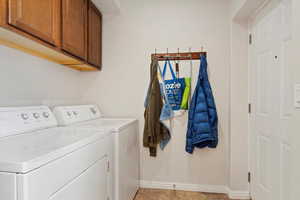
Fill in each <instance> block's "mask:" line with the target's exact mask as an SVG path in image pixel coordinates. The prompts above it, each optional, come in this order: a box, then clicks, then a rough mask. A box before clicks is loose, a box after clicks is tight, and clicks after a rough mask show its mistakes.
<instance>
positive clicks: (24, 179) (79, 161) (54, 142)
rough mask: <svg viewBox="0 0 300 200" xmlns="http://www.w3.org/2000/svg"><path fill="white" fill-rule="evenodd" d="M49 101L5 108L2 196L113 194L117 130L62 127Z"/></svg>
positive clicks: (46, 199) (1, 117) (37, 199)
mask: <svg viewBox="0 0 300 200" xmlns="http://www.w3.org/2000/svg"><path fill="white" fill-rule="evenodd" d="M56 125H57V122H56V119H55V117H54V115H53V114H52V113H51V111H50V110H49V108H48V107H45V106H40V107H19V108H0V127H1V129H0V137H1V138H0V199H1V200H2V199H3V200H70V199H72V200H87V199H88V200H99V199H101V200H102V199H103V200H104V199H109V198H110V196H111V194H110V190H111V187H110V186H109V185H110V184H111V181H110V172H109V167H108V166H109V160H110V155H111V149H112V148H111V145H112V137H111V136H112V134H111V133H109V132H104V131H103V132H100V131H93V130H85V131H84V130H78V129H70V128H68V129H67V128H58V127H55V126H56Z"/></svg>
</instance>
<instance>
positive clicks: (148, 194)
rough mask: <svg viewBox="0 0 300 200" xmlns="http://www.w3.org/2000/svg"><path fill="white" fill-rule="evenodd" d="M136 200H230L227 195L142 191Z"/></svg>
mask: <svg viewBox="0 0 300 200" xmlns="http://www.w3.org/2000/svg"><path fill="white" fill-rule="evenodd" d="M135 200H230V199H229V198H228V197H227V195H226V194H211V193H200V192H186V191H176V190H160V189H140V190H139V192H138V193H137V195H136V197H135Z"/></svg>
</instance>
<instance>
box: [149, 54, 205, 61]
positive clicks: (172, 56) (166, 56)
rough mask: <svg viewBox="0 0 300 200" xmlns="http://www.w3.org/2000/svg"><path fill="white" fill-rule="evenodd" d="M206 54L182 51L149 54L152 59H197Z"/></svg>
mask: <svg viewBox="0 0 300 200" xmlns="http://www.w3.org/2000/svg"><path fill="white" fill-rule="evenodd" d="M201 55H204V56H206V55H207V52H183V53H154V54H151V58H152V59H155V58H156V59H158V60H159V61H164V60H167V59H169V60H199V59H200V56H201Z"/></svg>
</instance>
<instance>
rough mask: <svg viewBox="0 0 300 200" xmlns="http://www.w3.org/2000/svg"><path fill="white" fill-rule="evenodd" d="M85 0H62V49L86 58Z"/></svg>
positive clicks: (86, 6)
mask: <svg viewBox="0 0 300 200" xmlns="http://www.w3.org/2000/svg"><path fill="white" fill-rule="evenodd" d="M87 3H88V2H87V0H62V49H63V50H65V51H66V52H68V53H70V54H72V55H74V56H77V57H79V58H82V59H84V60H86V58H87V14H88V13H87V12H88V5H87Z"/></svg>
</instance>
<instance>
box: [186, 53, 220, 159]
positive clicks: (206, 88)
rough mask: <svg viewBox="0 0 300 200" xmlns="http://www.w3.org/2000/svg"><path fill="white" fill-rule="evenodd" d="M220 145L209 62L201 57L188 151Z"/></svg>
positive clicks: (191, 112)
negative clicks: (209, 77) (209, 78)
mask: <svg viewBox="0 0 300 200" xmlns="http://www.w3.org/2000/svg"><path fill="white" fill-rule="evenodd" d="M217 145H218V116H217V110H216V105H215V101H214V97H213V93H212V89H211V86H210V83H209V80H208V75H207V61H206V57H205V56H201V65H200V71H199V76H198V81H197V86H196V89H195V92H194V94H193V98H192V102H191V106H190V110H189V118H188V130H187V135H186V151H187V152H188V153H193V151H194V148H195V147H198V148H204V147H210V148H216V147H217Z"/></svg>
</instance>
